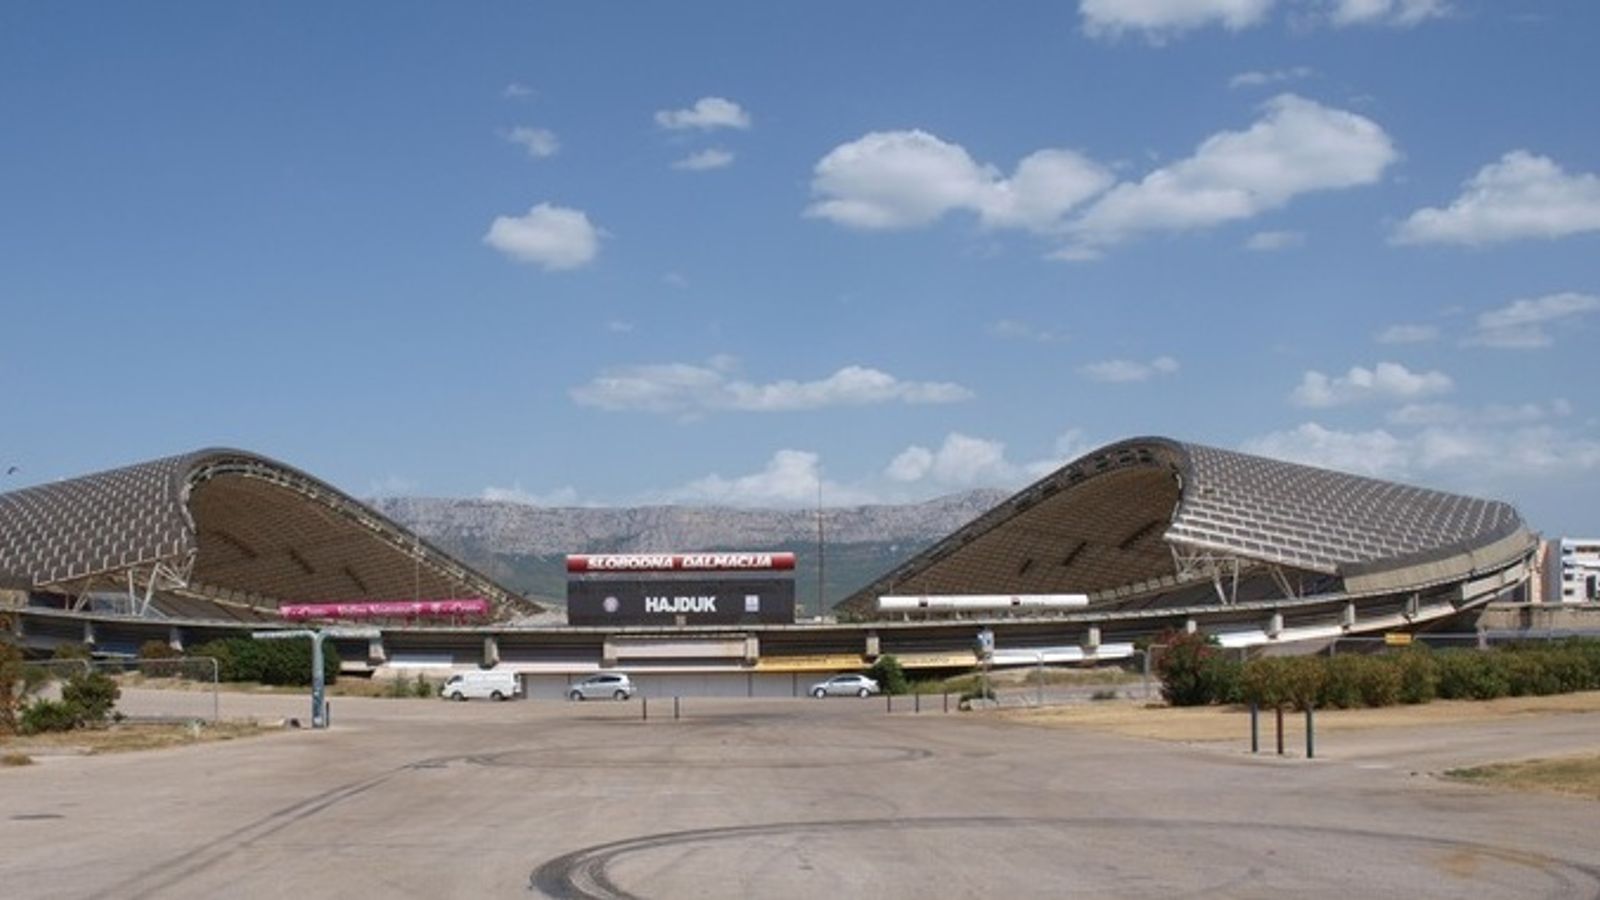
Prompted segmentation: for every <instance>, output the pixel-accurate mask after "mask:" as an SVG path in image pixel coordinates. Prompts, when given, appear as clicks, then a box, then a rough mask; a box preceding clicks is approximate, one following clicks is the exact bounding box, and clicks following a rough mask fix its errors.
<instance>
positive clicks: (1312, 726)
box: [1306, 703, 1317, 759]
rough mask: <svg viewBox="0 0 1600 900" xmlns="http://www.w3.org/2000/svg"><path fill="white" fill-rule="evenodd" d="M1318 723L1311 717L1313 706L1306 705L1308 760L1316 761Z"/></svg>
mask: <svg viewBox="0 0 1600 900" xmlns="http://www.w3.org/2000/svg"><path fill="white" fill-rule="evenodd" d="M1316 731H1317V724H1316V721H1315V720H1314V719H1313V718H1312V716H1311V704H1309V703H1308V704H1306V759H1316V757H1317V742H1316Z"/></svg>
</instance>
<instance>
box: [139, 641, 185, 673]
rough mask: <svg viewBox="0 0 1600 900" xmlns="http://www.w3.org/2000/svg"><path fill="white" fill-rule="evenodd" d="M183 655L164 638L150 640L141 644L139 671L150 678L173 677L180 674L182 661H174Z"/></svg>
mask: <svg viewBox="0 0 1600 900" xmlns="http://www.w3.org/2000/svg"><path fill="white" fill-rule="evenodd" d="M181 656H183V654H182V653H180V652H179V651H177V650H175V649H173V647H172V645H171V644H169V643H167V642H166V641H162V640H148V641H145V642H144V643H142V644H140V645H139V671H140V672H143V673H144V674H145V675H146V676H148V677H150V678H173V677H176V676H177V675H178V674H179V670H180V669H181V668H182V664H181V663H176V662H172V660H175V659H178V658H179V657H181Z"/></svg>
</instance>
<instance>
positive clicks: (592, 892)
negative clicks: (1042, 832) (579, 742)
mask: <svg viewBox="0 0 1600 900" xmlns="http://www.w3.org/2000/svg"><path fill="white" fill-rule="evenodd" d="M1038 827H1045V828H1097V829H1119V828H1120V829H1128V830H1133V829H1149V830H1154V831H1175V830H1183V829H1195V828H1200V829H1206V830H1221V831H1235V832H1238V831H1270V832H1273V833H1278V834H1284V833H1289V834H1296V835H1299V836H1303V837H1321V838H1328V837H1334V838H1346V839H1349V838H1358V839H1366V840H1376V841H1391V842H1395V843H1400V844H1406V845H1412V846H1416V847H1418V848H1419V849H1430V850H1445V851H1451V852H1455V853H1473V854H1479V855H1481V856H1484V857H1487V858H1490V859H1496V860H1499V861H1501V862H1505V863H1509V864H1512V865H1517V866H1523V867H1527V868H1531V869H1535V870H1537V871H1539V872H1541V873H1543V874H1545V875H1546V876H1549V877H1550V878H1552V879H1554V880H1555V881H1557V882H1559V883H1560V885H1561V886H1562V887H1563V888H1564V890H1563V892H1562V894H1563V895H1564V896H1587V897H1590V898H1596V900H1600V866H1593V865H1588V864H1584V863H1576V862H1571V861H1568V860H1563V859H1557V858H1555V857H1550V856H1543V855H1541V854H1537V853H1532V852H1528V851H1523V850H1516V849H1511V848H1505V847H1495V846H1492V845H1488V844H1479V843H1475V842H1472V841H1457V840H1452V839H1449V838H1435V837H1421V836H1416V835H1410V834H1392V833H1387V832H1382V831H1375V830H1367V829H1355V828H1337V827H1322V826H1314V825H1292V824H1291V825H1284V824H1273V823H1265V822H1208V821H1194V820H1183V819H1149V818H1052V817H1029V816H1019V817H1007V816H972V817H963V816H952V817H930V818H920V819H915V818H914V819H899V818H873V819H835V820H830V821H804V822H776V823H770V824H765V825H741V826H732V827H725V828H700V829H691V830H687V831H674V832H666V833H662V834H655V835H646V836H643V837H638V838H631V839H628V840H622V841H614V842H611V843H607V844H599V845H596V846H594V847H587V848H584V849H582V850H576V851H573V852H571V853H567V854H564V855H562V856H558V857H555V858H554V859H551V860H548V861H546V862H544V863H543V864H541V865H540V866H539V867H538V868H536V869H534V870H533V872H532V873H530V874H529V876H528V885H527V889H528V890H529V891H530V892H533V891H537V892H539V893H541V894H543V895H545V896H547V897H553V898H557V900H642V898H640V897H639V896H638V895H636V894H632V893H629V892H628V891H626V890H623V889H622V888H621V887H620V886H618V885H617V884H616V883H615V882H613V881H612V880H611V876H610V871H609V869H610V865H611V863H612V862H613V861H615V860H618V859H620V858H623V857H626V856H629V855H632V854H636V853H643V852H649V851H651V850H658V849H661V848H664V847H673V846H682V845H688V844H697V843H714V842H725V841H739V840H744V839H747V838H752V837H771V836H777V835H804V834H811V833H826V834H839V833H841V832H860V831H881V830H886V829H897V830H908V829H909V830H935V829H959V828H967V829H970V828H1038ZM1250 877H1251V873H1246V875H1245V876H1243V879H1245V880H1248V879H1249V878H1250ZM1235 886H1238V885H1235Z"/></svg>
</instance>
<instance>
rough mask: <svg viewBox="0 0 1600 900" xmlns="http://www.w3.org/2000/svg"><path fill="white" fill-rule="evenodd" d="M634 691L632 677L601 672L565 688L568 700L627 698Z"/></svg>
mask: <svg viewBox="0 0 1600 900" xmlns="http://www.w3.org/2000/svg"><path fill="white" fill-rule="evenodd" d="M633 692H634V687H633V679H631V678H629V677H628V676H626V675H619V674H615V673H611V672H602V673H600V674H599V675H590V676H589V677H588V678H585V679H584V680H582V681H580V682H578V683H577V684H574V685H572V686H570V687H568V688H567V699H568V700H605V699H607V698H609V699H612V700H629V699H632V697H633Z"/></svg>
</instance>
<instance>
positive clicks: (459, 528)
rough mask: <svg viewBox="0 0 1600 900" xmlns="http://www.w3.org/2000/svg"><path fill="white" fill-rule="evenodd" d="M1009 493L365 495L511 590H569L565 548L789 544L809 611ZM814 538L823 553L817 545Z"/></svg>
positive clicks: (541, 596)
mask: <svg viewBox="0 0 1600 900" xmlns="http://www.w3.org/2000/svg"><path fill="white" fill-rule="evenodd" d="M1007 496H1008V495H1007V494H1006V492H1004V491H997V490H974V491H967V492H964V493H959V494H951V495H948V496H944V497H939V498H936V499H933V500H928V501H925V502H922V503H914V504H906V505H880V506H849V507H835V508H824V509H823V510H821V514H820V519H821V528H820V540H819V528H818V519H819V514H818V511H817V510H815V509H752V508H747V507H717V506H642V507H623V508H603V507H545V506H531V505H528V504H523V503H512V502H506V501H497V500H465V499H446V498H433V497H384V498H379V499H375V500H369V501H368V503H369V504H370V505H371V506H372V507H373V508H375V509H376V510H378V511H379V512H381V513H383V514H384V515H386V516H388V517H390V518H391V519H394V520H395V521H397V522H399V523H401V524H403V525H405V526H406V527H408V528H412V529H414V530H415V531H416V532H417V533H418V534H420V535H421V536H422V537H423V538H425V539H427V540H428V541H430V542H432V543H434V544H436V545H437V546H439V547H441V548H443V549H445V550H448V551H450V552H451V553H454V554H456V555H457V556H458V557H459V558H460V559H461V560H462V561H464V562H466V563H468V564H470V565H472V566H473V567H475V568H477V569H478V570H480V571H482V572H484V573H485V574H487V575H489V576H490V577H492V578H494V579H495V580H497V581H499V582H500V583H501V584H504V585H505V586H506V587H508V588H511V589H512V590H515V591H518V592H519V593H522V594H523V595H525V596H527V597H529V598H531V599H534V600H537V601H540V602H544V603H551V604H555V605H561V604H563V603H564V602H565V598H566V567H565V558H566V555H567V554H569V553H665V552H694V551H705V550H786V551H790V552H793V553H795V554H796V555H797V564H796V570H795V596H796V598H797V602H798V604H799V606H800V607H801V609H802V610H803V611H804V612H805V613H807V614H812V613H814V612H815V611H816V609H817V606H818V597H819V595H818V590H817V581H818V569H819V565H818V562H819V556H820V559H821V562H822V565H821V566H820V568H821V569H822V571H823V575H824V577H823V589H822V592H821V603H822V605H823V606H826V607H831V606H832V605H833V604H835V603H837V602H838V601H840V600H842V599H844V598H845V597H847V596H849V595H850V594H851V593H852V592H854V591H855V590H857V589H859V588H860V587H862V586H863V585H865V584H867V583H869V582H870V581H872V579H874V578H876V577H878V576H879V575H882V574H884V573H885V572H887V571H889V570H890V569H892V568H893V567H894V566H895V565H897V564H899V563H900V562H902V561H903V560H905V559H907V558H909V557H911V556H912V555H914V554H915V553H917V552H918V551H920V550H922V549H924V548H926V547H927V546H929V545H930V544H932V543H933V542H935V541H937V540H939V539H940V538H942V537H944V536H945V535H948V534H950V533H951V532H952V531H955V530H956V529H957V528H960V527H961V526H962V525H965V524H966V523H967V522H970V521H972V520H973V519H974V518H976V517H977V516H979V515H981V514H982V513H984V512H986V511H988V510H989V509H990V508H991V507H993V506H994V505H995V504H997V503H999V502H1000V501H1001V500H1003V499H1005V498H1006V497H1007ZM819 547H820V550H821V553H820V554H819V552H818V551H819Z"/></svg>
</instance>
